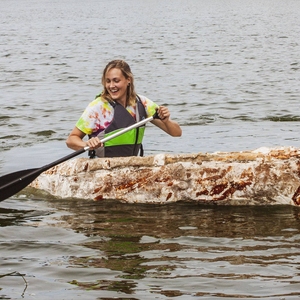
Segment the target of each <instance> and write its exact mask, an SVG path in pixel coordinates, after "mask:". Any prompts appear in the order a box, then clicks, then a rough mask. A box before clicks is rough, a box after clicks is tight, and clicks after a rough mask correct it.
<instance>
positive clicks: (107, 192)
mask: <svg viewBox="0 0 300 300" xmlns="http://www.w3.org/2000/svg"><path fill="white" fill-rule="evenodd" d="M299 158H300V150H299V149H297V148H292V147H282V148H272V149H269V148H259V149H257V150H253V151H241V152H216V153H194V154H158V155H153V156H147V157H120V158H96V159H89V158H76V159H72V160H69V161H66V162H64V163H62V164H60V165H58V166H55V167H53V168H51V169H49V170H48V171H46V172H44V173H42V174H41V175H40V176H39V177H38V178H37V179H36V180H35V181H33V182H32V183H31V184H30V186H31V187H33V188H35V189H38V190H41V191H43V192H46V193H48V194H50V195H52V196H54V197H57V198H64V199H65V198H68V199H69V198H80V199H94V200H103V199H117V200H121V201H124V202H128V203H157V204H164V203H169V202H176V201H196V202H201V203H207V204H209V203H212V204H228V205H265V204H289V205H295V206H298V205H300V159H299Z"/></svg>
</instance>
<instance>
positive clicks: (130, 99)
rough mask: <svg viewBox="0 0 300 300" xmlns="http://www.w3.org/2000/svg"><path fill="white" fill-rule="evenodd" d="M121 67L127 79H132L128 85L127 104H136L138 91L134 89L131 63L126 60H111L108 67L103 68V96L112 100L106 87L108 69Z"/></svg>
mask: <svg viewBox="0 0 300 300" xmlns="http://www.w3.org/2000/svg"><path fill="white" fill-rule="evenodd" d="M114 68H116V69H119V70H121V72H122V74H123V76H124V77H125V78H126V79H130V83H129V85H128V87H127V96H126V105H134V104H135V102H136V96H137V95H136V92H135V90H134V78H133V74H132V72H131V69H130V67H129V65H128V64H127V63H126V62H125V61H124V60H118V59H116V60H112V61H110V62H109V63H108V64H107V65H106V67H105V68H104V70H103V74H102V85H103V88H104V89H103V92H102V97H104V98H106V99H108V100H112V99H111V97H110V95H109V93H108V90H107V89H106V87H105V76H106V74H107V72H108V71H110V70H111V69H114Z"/></svg>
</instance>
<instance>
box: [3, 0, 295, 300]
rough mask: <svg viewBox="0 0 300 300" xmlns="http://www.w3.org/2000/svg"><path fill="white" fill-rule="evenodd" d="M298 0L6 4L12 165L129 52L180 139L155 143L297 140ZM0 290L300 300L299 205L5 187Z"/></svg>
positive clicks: (55, 144)
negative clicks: (147, 200) (11, 192)
mask: <svg viewBox="0 0 300 300" xmlns="http://www.w3.org/2000/svg"><path fill="white" fill-rule="evenodd" d="M299 16H300V2H299V1H298V0H286V1H279V0H275V1H271V0H264V1H258V0H250V1H246V2H245V1H238V0H214V1H208V0H186V1H180V0H173V1H166V0H160V1H158V0H146V1H137V0H124V1H118V2H111V1H101V0H98V1H96V0H94V1H93V0H86V1H75V0H64V1H55V0H54V1H47V0H43V1H34V0H27V1H26V0H24V1H16V0H10V1H8V0H1V10H0V26H1V31H0V49H1V51H0V88H1V94H0V104H1V112H0V125H1V130H0V151H1V155H0V175H3V174H6V173H9V172H12V171H15V170H21V169H25V168H33V167H39V166H42V165H44V164H47V163H49V162H51V161H53V160H56V159H58V158H60V157H62V156H65V155H67V154H68V153H70V150H69V149H67V148H66V146H65V143H64V141H65V139H66V137H67V135H68V134H69V132H70V131H71V129H72V128H73V126H74V124H75V123H76V121H77V119H78V117H79V115H80V114H81V113H82V111H83V110H84V108H85V107H86V105H87V104H88V103H89V102H90V101H91V100H92V99H93V98H94V96H95V95H96V94H97V93H98V92H99V91H100V90H101V87H100V77H101V72H102V69H103V67H104V66H105V64H106V63H107V62H108V61H110V60H112V59H115V58H122V59H125V60H126V61H127V62H128V63H129V64H130V66H131V68H132V71H133V73H134V75H135V81H136V82H135V83H136V88H137V91H138V93H140V94H144V95H146V96H148V97H149V98H150V99H152V100H154V101H156V102H157V103H159V104H164V105H167V106H168V107H169V109H170V111H171V113H172V117H173V119H174V120H176V121H178V122H179V123H180V124H181V126H182V129H183V136H182V137H181V138H172V137H168V136H166V135H165V134H164V133H163V132H161V131H159V130H158V129H157V128H155V127H154V126H151V125H149V126H147V130H146V137H145V143H144V148H145V154H146V155H150V154H155V153H161V152H169V153H196V152H215V151H240V150H249V149H250V150H251V149H256V148H259V147H262V146H267V147H275V146H294V147H299V145H300V143H299V127H300V122H299V121H300V115H299V113H298V110H299V104H298V95H299V77H300V75H299V74H300V72H299V67H300V62H299V50H300V49H299V38H298V35H299V34H298V33H299V31H300V28H299V27H300V23H299ZM0 210H1V215H0V219H1V222H0V224H1V227H0V243H1V257H2V260H1V265H0V299H21V298H25V299H26V298H27V299H50V298H51V299H52V298H54V297H55V298H57V299H79V298H80V299H81V298H84V299H170V298H172V299H173V298H176V299H191V298H193V299H197V298H201V299H223V298H225V299H232V298H243V299H244V298H251V299H261V298H267V299H298V298H299V295H300V293H299V288H300V275H299V274H300V273H299V260H300V253H299V250H298V249H299V244H300V242H299V241H300V236H299V229H300V225H299V210H298V208H292V207H285V206H283V207H282V206H280V207H262V208H256V207H240V208H238V207H203V206H197V205H192V204H183V203H182V204H176V205H175V204H174V205H167V206H162V207H161V206H158V207H157V206H151V205H150V206H144V205H135V206H132V205H125V204H120V203H116V202H114V201H105V202H87V201H86V202H83V201H81V202H80V201H79V202H78V201H55V200H53V199H36V198H34V197H32V199H30V198H28V199H24V200H20V199H15V198H13V197H12V198H11V199H8V200H6V201H4V202H2V203H1V204H0Z"/></svg>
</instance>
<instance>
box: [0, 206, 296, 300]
mask: <svg viewBox="0 0 300 300" xmlns="http://www.w3.org/2000/svg"><path fill="white" fill-rule="evenodd" d="M10 201H11V202H12V203H14V204H15V206H16V209H11V208H8V206H7V207H6V206H5V205H4V202H3V203H2V206H1V207H2V208H1V219H0V222H1V249H2V251H1V254H2V256H3V259H4V260H3V262H4V264H3V266H2V267H1V273H2V274H5V273H8V270H10V271H17V272H20V273H22V274H25V275H24V278H25V279H26V280H27V282H28V287H27V293H28V294H30V293H31V292H33V291H34V293H36V292H37V293H39V292H38V291H36V290H35V289H36V287H35V286H36V284H37V283H38V282H39V284H40V285H41V286H42V290H44V288H46V287H48V288H49V282H51V281H52V280H55V282H56V283H57V285H56V284H55V285H53V286H52V287H51V288H50V291H48V294H49V295H51V293H53V292H54V291H57V290H60V289H62V288H65V289H67V290H68V292H65V294H64V296H65V298H64V299H73V298H72V297H73V295H74V293H77V294H80V295H84V297H85V296H86V295H87V298H86V299H89V298H88V297H89V296H90V297H91V298H90V299H96V298H93V297H95V295H98V296H97V297H98V298H97V299H112V298H113V299H124V298H123V297H125V295H131V298H130V299H153V298H156V299H165V298H164V297H179V299H189V297H191V296H193V297H207V298H213V299H219V298H220V299H221V298H227V299H230V298H264V297H270V298H272V299H279V298H280V299H296V298H297V297H299V296H300V292H299V284H300V273H299V262H300V250H299V249H300V248H299V247H300V222H299V221H300V211H299V209H298V208H297V207H290V206H272V207H248V206H245V207H230V206H224V207H215V206H202V205H195V204H188V203H177V204H170V205H165V206H155V205H138V204H134V205H130V204H124V203H120V202H116V201H104V202H93V201H57V200H52V201H51V202H50V201H49V202H42V201H41V202H40V201H38V200H37V201H24V203H26V206H27V208H26V209H22V207H19V205H20V204H21V205H22V202H20V201H13V200H10ZM26 206H24V208H25V207H26ZM46 207H49V210H48V212H46V211H45V210H44V209H45V208H46ZM20 226H22V227H23V228H24V229H22V233H19V232H16V234H15V235H14V236H12V235H11V232H12V228H16V230H17V228H20ZM39 253H43V256H42V257H41V256H40V255H39ZM17 262H18V263H17ZM16 263H17V264H16ZM29 265H30V268H29ZM15 267H17V268H18V269H14V268H15ZM28 270H30V271H29V272H28ZM75 270H76V271H75ZM52 272H55V273H52ZM58 278H60V279H58ZM20 279H21V278H20ZM20 279H19V281H18V282H19V283H18V284H19V285H20V286H21V285H22V281H21V280H20ZM8 280H10V282H11V278H10V279H8V278H7V277H6V279H5V278H2V279H1V278H0V287H2V288H3V290H4V291H5V290H7V291H9V288H8V287H9V286H10V285H11V284H8ZM15 281H16V278H14V282H15ZM20 286H19V287H20ZM224 287H226V288H224ZM87 291H88V292H87ZM99 291H101V293H100V294H99ZM86 293H87V294H86ZM68 297H69V298H68ZM180 297H181V298H180ZM293 297H295V298H293ZM41 299H47V298H41Z"/></svg>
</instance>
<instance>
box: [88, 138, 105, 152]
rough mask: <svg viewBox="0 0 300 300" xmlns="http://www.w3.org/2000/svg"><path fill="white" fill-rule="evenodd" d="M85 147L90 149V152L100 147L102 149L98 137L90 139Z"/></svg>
mask: <svg viewBox="0 0 300 300" xmlns="http://www.w3.org/2000/svg"><path fill="white" fill-rule="evenodd" d="M86 145H87V146H88V147H89V148H90V150H94V149H97V148H100V147H103V143H102V142H101V141H100V139H99V138H98V137H92V138H90V139H89V140H88V141H87V142H86Z"/></svg>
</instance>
